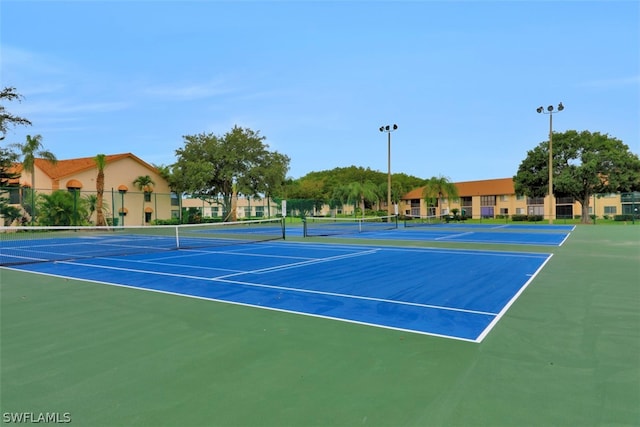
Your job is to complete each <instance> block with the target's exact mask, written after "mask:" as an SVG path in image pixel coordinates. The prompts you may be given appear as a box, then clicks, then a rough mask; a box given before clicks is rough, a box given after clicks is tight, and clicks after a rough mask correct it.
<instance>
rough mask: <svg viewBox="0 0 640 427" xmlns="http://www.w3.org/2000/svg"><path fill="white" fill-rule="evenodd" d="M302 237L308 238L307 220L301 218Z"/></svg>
mask: <svg viewBox="0 0 640 427" xmlns="http://www.w3.org/2000/svg"><path fill="white" fill-rule="evenodd" d="M302 236H303V237H308V236H307V218H302Z"/></svg>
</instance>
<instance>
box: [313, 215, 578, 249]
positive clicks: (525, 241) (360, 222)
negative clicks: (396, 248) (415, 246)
mask: <svg viewBox="0 0 640 427" xmlns="http://www.w3.org/2000/svg"><path fill="white" fill-rule="evenodd" d="M574 229H575V226H574V225H546V224H513V223H511V224H478V223H471V224H468V223H444V222H440V221H438V222H435V223H431V222H428V223H422V222H418V221H406V222H394V221H392V220H391V219H390V217H383V219H382V220H380V219H377V218H373V219H369V218H364V219H358V218H351V219H343V218H326V217H320V218H308V219H307V220H306V221H305V226H304V231H303V234H304V235H305V236H306V237H339V236H344V235H347V234H349V235H351V236H353V237H356V238H360V239H390V240H408V241H433V242H437V241H442V242H447V241H448V242H458V243H487V244H502V245H539V246H561V245H562V244H563V243H564V242H565V241H566V240H567V238H568V237H569V234H570V233H571V231H573V230H574Z"/></svg>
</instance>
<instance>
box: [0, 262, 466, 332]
mask: <svg viewBox="0 0 640 427" xmlns="http://www.w3.org/2000/svg"><path fill="white" fill-rule="evenodd" d="M2 269H7V270H14V271H18V272H23V273H24V272H25V270H20V269H16V268H9V267H0V270H2ZM28 272H29V273H32V274H39V275H42V276H50V277H60V278H63V279H71V280H76V281H79V282H88V283H97V284H100V285H107V286H116V287H119V288H126V289H132V290H135V291H146V292H154V293H158V294H163V295H172V296H177V297H182V298H192V299H197V300H203V301H213V302H218V303H222V304H232V305H237V306H241V307H250V308H259V309H262V310H269V311H277V312H279V313H289V314H296V315H302V316H309V317H316V318H319V319H327V320H334V321H339V322H345V323H352V324H356V325H364V326H370V327H374V328H381V329H390V330H394V331H400V332H407V333H412V334H419V335H427V336H432V337H439V338H447V339H452V340H456V341H466V342H473V343H475V342H476V341H475V340H473V339H469V338H462V337H457V336H455V335H444V334H438V333H435V332H425V331H418V330H415V329H407V328H400V327H396V326H388V325H381V324H379V323H368V322H362V321H358V320H351V319H345V318H343V317H331V316H326V315H322V314H315V313H306V312H303V311H295V310H288V309H283V308H276V307H269V306H265V305H257V304H248V303H244V302H238V301H230V300H224V299H218V298H211V297H202V296H198V295H189V294H184V293H178V292H171V291H163V290H159V289H148V288H140V287H137V286H133V285H125V284H120V283H113V282H105V281H102V280H94V279H79V278H77V277H69V276H63V275H60V274H53V273H42V272H36V271H28Z"/></svg>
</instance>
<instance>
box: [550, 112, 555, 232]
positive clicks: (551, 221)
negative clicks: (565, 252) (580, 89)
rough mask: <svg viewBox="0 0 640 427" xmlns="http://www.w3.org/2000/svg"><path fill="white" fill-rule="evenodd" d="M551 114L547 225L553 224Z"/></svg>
mask: <svg viewBox="0 0 640 427" xmlns="http://www.w3.org/2000/svg"><path fill="white" fill-rule="evenodd" d="M554 202H555V201H554V199H553V113H551V112H550V113H549V224H553V205H554Z"/></svg>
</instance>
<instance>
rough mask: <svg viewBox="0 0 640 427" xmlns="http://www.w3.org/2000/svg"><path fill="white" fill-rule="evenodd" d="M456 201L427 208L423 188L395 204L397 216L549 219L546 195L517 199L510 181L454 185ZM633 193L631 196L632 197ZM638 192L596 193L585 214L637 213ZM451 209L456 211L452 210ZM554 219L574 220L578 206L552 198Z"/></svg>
mask: <svg viewBox="0 0 640 427" xmlns="http://www.w3.org/2000/svg"><path fill="white" fill-rule="evenodd" d="M455 186H456V187H457V189H458V196H459V199H458V200H448V199H446V198H444V199H441V200H438V203H437V204H436V206H429V207H427V205H426V202H425V200H424V196H423V190H424V189H423V188H422V187H421V188H416V189H414V190H412V191H410V192H408V193H407V194H405V195H404V196H403V197H402V199H401V200H400V203H399V209H398V210H399V213H400V214H402V215H411V216H427V215H438V216H439V215H449V214H452V213H453V212H457V213H458V214H459V215H462V216H464V217H467V218H506V217H513V215H526V216H529V217H531V216H535V217H538V218H540V219H548V218H549V214H548V212H549V210H548V206H549V196H546V197H537V198H535V197H526V196H517V195H516V192H515V186H514V183H513V179H512V178H499V179H488V180H482V181H466V182H458V183H455ZM634 194H635V197H634ZM639 201H640V193H625V194H619V193H615V194H598V195H595V196H593V197H592V199H591V200H590V203H589V214H590V215H595V216H596V217H597V218H611V217H613V216H615V215H620V214H626V215H631V214H632V213H634V212H635V214H636V215H637V214H638V208H640V204H639ZM454 209H455V210H456V211H454ZM553 212H554V215H555V217H554V219H574V218H578V217H580V216H581V215H582V206H581V204H580V203H578V202H577V201H575V200H574V199H573V198H570V197H569V198H566V197H556V198H555V204H554V206H553Z"/></svg>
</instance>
